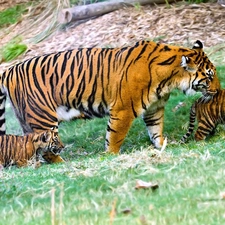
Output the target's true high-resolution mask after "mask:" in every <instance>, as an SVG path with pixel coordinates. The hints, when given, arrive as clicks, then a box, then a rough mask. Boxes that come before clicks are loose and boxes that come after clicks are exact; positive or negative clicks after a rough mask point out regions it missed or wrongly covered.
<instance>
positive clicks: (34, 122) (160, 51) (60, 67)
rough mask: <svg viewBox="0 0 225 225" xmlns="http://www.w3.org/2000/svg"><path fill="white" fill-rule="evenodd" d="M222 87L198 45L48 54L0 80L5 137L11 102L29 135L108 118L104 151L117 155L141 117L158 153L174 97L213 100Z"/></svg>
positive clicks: (0, 127) (142, 44)
mask: <svg viewBox="0 0 225 225" xmlns="http://www.w3.org/2000/svg"><path fill="white" fill-rule="evenodd" d="M219 85H220V84H219V80H218V77H217V74H216V69H215V66H214V65H213V64H212V63H211V62H210V60H209V59H208V57H207V56H206V54H205V53H204V51H203V44H202V43H201V42H200V41H196V42H195V44H194V46H193V48H192V49H190V48H184V47H179V46H172V45H167V44H162V43H155V42H153V41H139V42H137V43H136V44H135V45H133V46H129V47H123V48H78V49H73V50H68V51H62V52H58V53H52V54H47V55H43V56H39V57H34V58H32V59H28V60H26V61H25V62H21V63H19V64H17V65H15V66H12V67H11V68H9V69H7V70H6V71H5V72H4V73H3V74H2V76H1V77H0V134H4V133H5V100H6V97H8V98H9V100H10V101H11V105H12V107H13V109H14V111H15V114H16V116H17V118H18V120H19V122H20V124H21V127H22V129H23V132H24V133H29V132H40V131H41V130H48V129H49V128H51V127H54V126H58V123H59V121H62V120H70V119H74V118H79V117H80V116H81V117H84V118H92V117H103V116H105V115H109V120H108V125H107V128H106V141H105V150H106V151H107V152H110V153H118V152H119V151H120V147H121V145H122V143H123V141H124V139H125V136H126V135H127V133H128V131H129V129H130V126H131V124H132V122H133V120H134V119H135V118H136V117H138V116H142V117H143V119H144V122H145V124H146V127H147V130H148V133H149V137H150V139H151V141H152V143H153V144H154V145H155V147H157V148H160V147H161V146H162V144H163V141H164V138H163V120H164V110H165V105H166V103H167V101H168V99H169V95H170V92H171V91H172V90H173V89H176V88H177V89H180V90H181V91H183V92H184V93H185V94H188V93H192V92H194V91H201V92H202V93H203V94H204V96H205V98H208V97H209V98H210V96H211V95H213V94H214V92H215V89H217V88H218V87H219Z"/></svg>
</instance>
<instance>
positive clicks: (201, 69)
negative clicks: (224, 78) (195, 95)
mask: <svg viewBox="0 0 225 225" xmlns="http://www.w3.org/2000/svg"><path fill="white" fill-rule="evenodd" d="M180 65H181V67H182V68H183V70H184V71H183V72H184V74H185V75H186V73H188V77H189V78H188V80H189V82H188V85H186V87H185V85H184V86H183V88H182V87H181V89H183V91H184V92H185V93H186V94H189V93H191V92H192V91H193V90H194V91H201V92H202V94H203V96H205V97H206V98H208V97H210V96H213V95H214V94H216V93H217V91H218V90H219V89H220V82H219V79H218V77H217V73H216V68H215V66H214V65H213V64H212V63H211V61H210V60H209V58H208V57H207V56H206V54H205V53H204V51H203V44H202V43H201V41H198V40H197V41H196V42H195V44H194V46H193V48H192V50H191V52H188V51H187V52H184V53H183V55H182V57H181V64H180ZM181 85H182V84H181Z"/></svg>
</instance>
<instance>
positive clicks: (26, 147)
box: [0, 130, 63, 167]
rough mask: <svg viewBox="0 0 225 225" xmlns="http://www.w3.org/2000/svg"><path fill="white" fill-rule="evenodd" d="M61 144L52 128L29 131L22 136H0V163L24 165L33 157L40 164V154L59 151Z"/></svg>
mask: <svg viewBox="0 0 225 225" xmlns="http://www.w3.org/2000/svg"><path fill="white" fill-rule="evenodd" d="M62 148H63V144H62V143H61V142H60V141H59V140H58V139H57V140H56V137H55V133H54V131H53V130H50V131H44V132H41V133H30V134H27V135H24V136H17V135H2V136H0V164H1V165H3V166H4V167H6V166H9V165H17V166H18V167H21V166H26V165H27V164H28V161H29V160H31V159H32V158H33V157H35V163H36V165H40V162H39V157H40V155H45V154H48V152H49V151H50V152H52V151H53V150H54V151H55V152H56V150H57V151H61V149H62Z"/></svg>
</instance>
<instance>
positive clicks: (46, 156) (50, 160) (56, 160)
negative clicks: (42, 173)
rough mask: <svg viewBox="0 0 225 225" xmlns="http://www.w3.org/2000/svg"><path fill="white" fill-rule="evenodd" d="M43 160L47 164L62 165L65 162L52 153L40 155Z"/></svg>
mask: <svg viewBox="0 0 225 225" xmlns="http://www.w3.org/2000/svg"><path fill="white" fill-rule="evenodd" d="M42 157H43V159H44V160H45V161H46V162H47V163H62V162H65V161H64V159H63V158H62V157H61V156H60V155H55V154H53V153H52V152H46V153H44V154H43V155H42Z"/></svg>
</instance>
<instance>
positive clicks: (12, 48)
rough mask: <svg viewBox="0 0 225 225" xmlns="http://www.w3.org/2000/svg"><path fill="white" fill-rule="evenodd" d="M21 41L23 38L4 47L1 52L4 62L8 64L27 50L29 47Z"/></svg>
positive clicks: (0, 55)
mask: <svg viewBox="0 0 225 225" xmlns="http://www.w3.org/2000/svg"><path fill="white" fill-rule="evenodd" d="M21 41H22V40H21V38H16V39H14V40H12V41H10V42H9V43H7V44H6V45H5V46H3V48H2V49H1V50H0V57H1V58H2V61H5V62H7V61H10V60H13V59H15V58H17V57H18V56H19V55H21V54H23V53H24V52H25V51H26V50H27V46H26V45H25V44H23V43H22V42H21Z"/></svg>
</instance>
